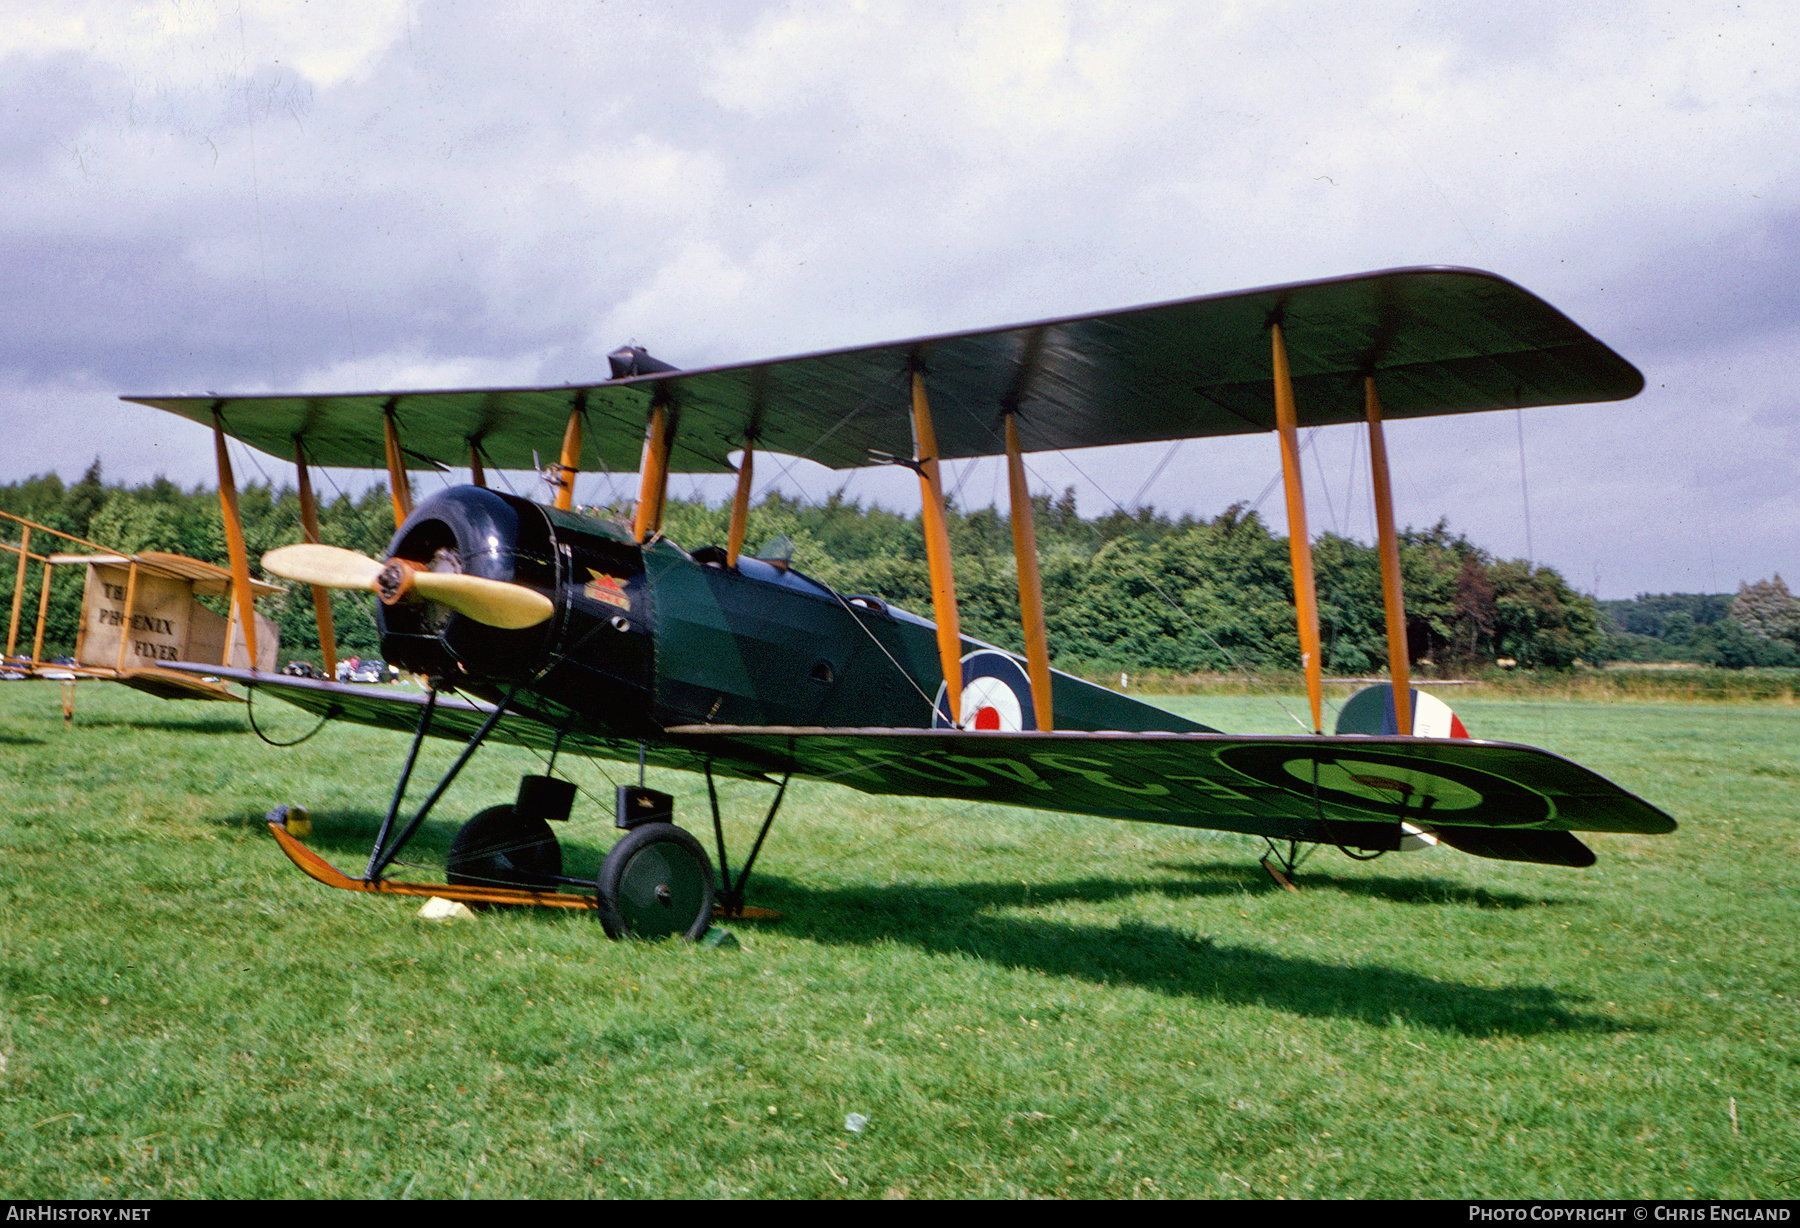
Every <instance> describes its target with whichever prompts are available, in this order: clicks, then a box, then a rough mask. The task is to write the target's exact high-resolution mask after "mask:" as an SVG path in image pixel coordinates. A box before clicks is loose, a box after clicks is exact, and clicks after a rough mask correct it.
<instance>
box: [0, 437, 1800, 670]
mask: <svg viewBox="0 0 1800 1228" xmlns="http://www.w3.org/2000/svg"><path fill="white" fill-rule="evenodd" d="M239 504H240V507H241V509H242V514H243V519H244V532H245V537H246V539H247V541H248V545H249V548H250V554H251V558H252V559H253V560H255V559H258V558H260V557H261V555H262V554H263V553H264V552H265V551H267V550H270V549H273V548H274V547H276V546H279V545H285V544H288V543H290V542H295V541H299V540H300V539H301V531H300V522H299V503H298V499H297V497H296V495H295V493H294V492H293V491H292V490H291V489H287V488H279V489H276V488H272V487H270V486H268V485H266V484H265V485H258V484H251V485H248V486H245V487H244V488H242V489H241V490H240V491H239ZM0 509H4V510H7V511H13V512H16V513H18V514H20V515H25V516H29V517H30V518H31V519H33V520H36V521H39V522H40V523H43V524H49V525H53V526H54V527H57V528H59V529H63V530H64V531H66V532H73V533H78V534H81V535H82V536H86V537H89V538H90V539H92V540H94V541H96V542H100V543H102V544H104V545H107V546H110V547H114V548H117V549H121V550H126V551H138V550H167V551H171V552H174V553H178V554H186V555H191V556H193V557H195V558H200V559H205V560H208V561H211V562H216V563H219V564H221V565H223V564H224V563H225V562H226V550H225V538H224V532H223V529H222V527H221V525H220V520H219V500H218V495H217V493H216V492H215V491H212V490H207V489H195V490H190V491H184V490H182V489H180V488H179V487H177V486H176V485H175V484H174V483H172V482H168V481H166V480H162V479H158V480H157V481H154V482H151V483H148V484H146V485H143V486H137V487H129V488H128V487H125V486H121V485H117V484H114V485H106V484H104V483H103V482H102V479H101V472H100V468H99V465H98V463H96V464H95V465H94V466H93V467H91V468H90V469H89V470H88V472H87V473H86V474H85V475H84V476H83V477H82V479H81V481H80V482H78V483H75V484H74V485H72V486H66V485H65V484H64V483H63V482H62V481H61V480H60V479H59V478H57V477H56V476H55V475H54V474H50V475H42V476H38V477H33V478H29V479H27V480H26V481H23V482H18V483H13V484H11V485H8V486H0ZM623 510H624V509H618V508H614V509H597V510H596V512H595V514H600V515H608V514H615V515H616V514H619V513H621V512H622V511H623ZM319 516H320V521H321V530H322V532H323V535H324V537H325V540H327V541H329V542H332V543H333V544H336V545H342V546H345V547H347V548H349V549H353V550H357V551H360V552H362V553H365V554H370V555H379V554H380V553H381V552H382V550H383V548H384V547H385V546H386V543H387V539H388V537H389V536H390V534H391V532H392V527H393V520H392V517H391V514H390V512H389V509H388V499H387V493H386V491H385V489H384V488H382V487H380V486H376V487H374V488H372V489H370V490H368V491H367V492H365V493H364V494H362V495H360V496H358V497H356V498H351V497H350V496H348V495H342V494H340V495H338V496H337V497H336V498H335V499H331V500H329V501H327V502H325V503H323V504H321V506H320V509H319ZM1034 519H1035V521H1036V524H1037V533H1038V548H1039V557H1040V565H1041V569H1042V573H1043V583H1044V596H1045V605H1046V621H1047V623H1048V629H1049V635H1050V643H1051V651H1052V653H1053V655H1054V657H1055V660H1056V664H1057V665H1058V666H1059V667H1061V668H1064V669H1074V670H1089V671H1102V670H1104V671H1120V670H1122V671H1126V672H1131V673H1138V672H1143V671H1154V672H1166V673H1192V672H1199V671H1232V670H1236V669H1238V668H1246V669H1252V670H1255V669H1293V668H1296V667H1297V664H1298V655H1299V644H1298V636H1297V634H1296V632H1295V629H1294V618H1293V587H1292V582H1291V579H1290V576H1289V563H1288V550H1287V543H1286V541H1285V540H1284V539H1282V538H1280V537H1278V536H1276V535H1275V534H1274V533H1272V532H1270V530H1269V527H1268V526H1267V525H1266V524H1265V523H1264V522H1263V520H1262V518H1261V517H1260V516H1258V515H1257V514H1256V513H1255V512H1254V511H1250V510H1247V509H1246V507H1245V506H1244V505H1242V504H1238V505H1236V506H1233V507H1231V508H1228V509H1226V510H1225V511H1224V512H1222V513H1220V514H1219V515H1218V516H1216V517H1213V518H1212V519H1210V520H1198V519H1196V518H1194V517H1192V516H1181V517H1171V516H1169V515H1168V514H1166V513H1161V512H1158V511H1157V510H1156V509H1155V508H1152V507H1146V508H1142V509H1139V510H1137V511H1135V512H1129V513H1128V512H1124V511H1113V512H1110V513H1108V514H1106V515H1104V516H1101V517H1098V518H1096V519H1092V520H1084V519H1083V518H1082V517H1081V516H1080V515H1079V514H1078V513H1077V511H1076V506H1075V496H1074V492H1073V491H1072V490H1069V491H1064V492H1063V493H1062V494H1061V495H1060V496H1056V497H1051V496H1048V495H1039V496H1036V497H1035V498H1034ZM726 522H727V510H726V508H725V507H724V506H723V505H712V504H707V503H704V502H699V501H692V500H672V501H671V502H670V503H669V505H668V508H667V512H666V514H665V517H664V528H665V532H666V533H667V535H668V537H669V538H670V539H672V540H674V541H676V542H679V543H681V544H683V545H685V546H688V547H690V548H693V547H698V546H701V545H705V544H708V543H722V542H723V541H724V540H725V536H726V528H727V524H726ZM949 525H950V535H951V541H952V547H953V550H954V552H955V556H956V581H957V590H958V595H959V597H960V600H961V611H962V624H963V629H964V631H965V632H966V633H967V634H969V635H970V636H973V637H976V638H979V639H984V640H987V641H989V642H991V643H995V644H999V645H1001V646H1003V647H1007V648H1011V649H1015V650H1017V649H1019V648H1021V646H1022V645H1021V635H1020V630H1019V603H1018V593H1017V588H1016V579H1015V575H1014V564H1013V557H1012V529H1011V525H1010V523H1009V521H1008V517H1006V516H1005V515H1003V514H1002V513H1001V512H999V511H998V510H996V509H995V508H992V507H988V508H980V509H976V510H973V511H965V510H963V509H959V508H956V507H954V506H953V507H951V508H950V509H949ZM776 537H785V538H787V539H788V540H789V541H790V542H791V543H792V548H793V559H794V562H795V565H796V566H798V567H800V568H801V569H802V570H803V571H806V572H807V573H808V574H810V575H813V576H815V577H816V578H818V579H819V580H822V581H824V582H825V583H826V584H829V585H831V586H832V587H833V588H835V589H837V590H838V591H840V592H843V593H846V594H853V593H872V594H875V595H877V596H880V597H883V598H886V599H887V600H890V601H893V602H895V603H897V604H899V605H901V606H904V607H906V608H909V609H912V610H915V611H917V612H919V613H922V614H927V615H929V613H930V606H931V587H930V582H929V579H928V576H927V570H926V563H925V549H924V541H923V537H922V535H921V532H920V528H919V518H918V517H917V516H916V515H913V516H908V515H904V514H901V513H898V512H893V511H889V510H887V509H885V508H880V507H866V506H864V505H863V504H861V503H860V502H859V501H857V500H855V499H852V498H848V497H846V496H844V495H843V494H842V493H841V492H839V493H837V494H833V495H832V496H830V497H828V498H827V499H825V500H824V501H823V502H821V503H817V504H808V503H804V502H802V501H800V500H798V499H794V498H791V497H789V496H787V495H784V494H781V493H779V492H776V493H772V494H770V495H768V496H767V497H766V498H764V499H763V500H762V502H760V503H759V504H757V505H756V506H755V507H753V508H752V509H751V513H750V520H749V526H748V533H747V540H746V548H747V549H748V550H749V551H750V552H751V553H755V552H756V551H757V550H758V549H759V548H760V547H761V546H762V544H763V543H765V542H767V541H769V540H771V539H773V538H776ZM15 540H16V539H15ZM40 544H41V543H39V542H37V541H35V540H34V542H33V545H34V547H36V546H39V545H40ZM1314 559H1315V572H1316V576H1317V581H1318V591H1319V608H1320V622H1321V631H1322V635H1323V642H1324V654H1325V664H1326V667H1327V669H1329V670H1331V671H1332V672H1334V673H1339V674H1351V675H1357V674H1373V673H1380V672H1385V669H1386V663H1387V644H1386V632H1385V627H1384V623H1383V615H1382V600H1381V584H1380V578H1379V571H1378V567H1377V563H1376V554H1375V550H1374V548H1373V547H1371V546H1369V545H1366V544H1364V543H1362V542H1358V541H1353V540H1351V539H1348V538H1343V537H1338V536H1336V535H1333V534H1329V533H1328V534H1325V535H1324V536H1322V537H1321V538H1320V539H1319V540H1318V542H1317V543H1316V545H1315V549H1314ZM1401 568H1402V571H1403V573H1404V576H1405V582H1406V587H1407V610H1408V620H1409V628H1408V630H1409V652H1410V655H1411V657H1412V658H1413V659H1414V660H1424V661H1429V662H1430V663H1431V664H1432V665H1433V666H1435V667H1436V668H1437V669H1438V670H1439V671H1441V672H1445V673H1462V672H1467V671H1469V670H1472V669H1477V668H1480V667H1482V666H1484V665H1487V664H1490V663H1492V661H1493V660H1494V658H1496V657H1511V658H1513V659H1515V660H1517V661H1518V662H1519V663H1520V664H1521V665H1528V666H1542V667H1547V668H1564V667H1567V666H1569V665H1570V664H1572V663H1574V662H1575V661H1576V660H1578V659H1592V658H1593V657H1594V656H1595V654H1596V653H1597V652H1598V651H1599V647H1600V642H1601V632H1600V621H1599V613H1598V611H1597V609H1596V607H1595V604H1594V602H1592V601H1591V600H1589V599H1588V598H1586V597H1584V596H1581V595H1580V594H1577V593H1575V592H1574V591H1573V590H1572V589H1570V587H1569V586H1568V584H1567V583H1566V582H1565V581H1564V580H1563V578H1562V577H1561V576H1560V575H1558V574H1557V573H1556V572H1555V571H1554V570H1553V569H1551V568H1548V567H1533V566H1531V565H1529V564H1527V563H1524V562H1522V561H1519V560H1495V559H1494V558H1493V557H1492V556H1490V555H1489V554H1488V553H1487V552H1486V551H1484V550H1482V549H1480V548H1479V547H1478V546H1476V545H1474V544H1473V543H1471V542H1470V541H1469V540H1468V539H1467V538H1466V537H1463V536H1462V535H1460V534H1456V533H1452V532H1451V531H1450V529H1449V527H1448V526H1447V525H1446V524H1444V523H1441V522H1440V523H1439V524H1436V525H1433V526H1431V527H1430V528H1427V529H1419V530H1408V531H1407V532H1406V533H1405V534H1403V535H1402V541H1401ZM64 572H65V573H66V574H62V575H59V577H58V579H57V583H56V591H55V595H54V600H53V618H52V620H51V627H50V636H49V640H50V643H49V644H48V645H47V652H63V651H68V650H69V649H70V648H72V646H73V642H74V634H75V624H76V618H77V617H78V613H79V599H80V598H79V595H80V577H79V574H78V573H79V569H78V568H75V567H69V568H66V569H64ZM0 573H3V574H0V600H4V601H6V602H7V603H8V604H9V605H10V600H11V596H12V592H11V586H12V581H13V572H12V570H11V569H10V568H6V567H0ZM35 575H36V569H35V568H34V569H33V578H32V579H31V580H30V581H28V597H29V598H30V599H31V600H32V601H33V602H35V599H36V584H37V580H36V578H35ZM1772 583H1773V584H1776V585H1779V583H1780V582H1779V578H1777V580H1776V581H1774V582H1772ZM1740 600H1742V601H1744V602H1745V603H1746V609H1747V610H1748V611H1752V612H1754V613H1755V617H1756V618H1759V619H1760V620H1761V622H1760V623H1758V626H1759V627H1761V628H1762V630H1761V631H1757V630H1746V629H1743V628H1740V634H1741V635H1742V636H1743V637H1744V638H1745V643H1746V644H1748V645H1749V647H1748V648H1746V649H1744V651H1745V652H1747V653H1749V654H1750V655H1751V656H1754V655H1755V649H1756V645H1757V644H1766V643H1772V642H1774V641H1772V640H1768V639H1766V638H1760V637H1763V636H1766V635H1767V634H1769V633H1770V632H1771V629H1773V630H1774V631H1776V632H1779V630H1780V628H1782V627H1786V626H1789V625H1790V624H1789V623H1786V622H1782V621H1781V620H1782V619H1783V618H1788V617H1790V614H1791V615H1792V616H1793V619H1794V625H1800V600H1797V599H1795V598H1793V597H1792V596H1789V595H1787V592H1786V588H1785V586H1781V587H1780V590H1779V593H1778V594H1777V593H1774V592H1773V590H1770V591H1767V592H1765V591H1764V588H1763V587H1756V588H1752V587H1750V586H1746V590H1745V593H1743V594H1740ZM1784 601H1785V602H1786V603H1787V604H1783V602H1784ZM334 603H335V604H334V610H335V614H336V619H337V635H338V639H339V646H340V648H341V650H342V651H343V652H345V653H347V654H348V653H357V654H360V655H370V654H373V653H375V652H377V651H378V650H379V648H378V644H377V642H376V638H375V634H374V625H373V618H372V616H371V611H370V609H369V606H368V599H367V598H366V597H364V596H362V595H358V594H344V593H340V594H337V595H336V597H335V598H334ZM34 609H35V607H34ZM1783 611H1788V613H1783ZM264 612H265V613H267V614H269V615H270V616H271V617H273V618H275V619H276V621H277V622H278V623H279V624H280V625H281V628H282V639H283V647H282V654H283V657H284V659H286V658H293V657H304V658H308V659H311V660H315V661H316V660H317V659H318V656H319V648H318V643H317V633H316V631H315V629H314V624H313V612H312V599H311V595H310V592H309V591H308V590H306V589H304V588H301V587H299V586H295V587H293V588H292V589H290V590H289V592H288V593H287V594H286V595H285V596H284V597H281V598H274V599H265V601H264ZM1746 617H1749V615H1748V614H1747V615H1746ZM1671 621H1672V622H1673V621H1678V620H1674V619H1671ZM1734 625H1735V624H1734ZM1782 642H1784V643H1785V642H1786V641H1782Z"/></svg>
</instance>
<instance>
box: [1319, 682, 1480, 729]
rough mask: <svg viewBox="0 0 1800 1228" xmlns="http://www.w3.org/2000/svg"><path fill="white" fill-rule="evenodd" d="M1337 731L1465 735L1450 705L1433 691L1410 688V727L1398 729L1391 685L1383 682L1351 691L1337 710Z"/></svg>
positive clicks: (1460, 722) (1461, 724)
mask: <svg viewBox="0 0 1800 1228" xmlns="http://www.w3.org/2000/svg"><path fill="white" fill-rule="evenodd" d="M1335 732H1336V733H1338V734H1346V733H1360V734H1367V735H1371V736H1377V737H1379V736H1387V737H1392V736H1393V735H1395V734H1397V733H1401V732H1405V733H1408V734H1410V735H1412V736H1413V737H1415V738H1467V737H1468V736H1469V731H1468V730H1467V729H1465V728H1463V723H1462V721H1461V719H1460V718H1458V717H1457V715H1456V713H1454V712H1452V711H1450V705H1449V704H1447V703H1445V702H1444V701H1443V700H1441V699H1439V698H1438V697H1437V696H1435V695H1427V694H1426V693H1425V692H1424V691H1421V690H1419V689H1418V688H1417V687H1414V688H1413V690H1412V728H1411V729H1408V730H1404V731H1403V730H1401V728H1400V725H1399V722H1398V721H1397V720H1396V719H1395V717H1394V688H1393V687H1391V686H1389V685H1388V684H1387V683H1385V682H1384V683H1381V684H1380V685H1379V686H1370V687H1364V688H1363V689H1362V690H1360V691H1358V692H1357V693H1356V694H1354V695H1352V696H1351V697H1350V698H1349V699H1348V700H1347V701H1346V702H1345V704H1344V706H1343V708H1342V709H1341V710H1339V712H1338V719H1337V729H1336V730H1335Z"/></svg>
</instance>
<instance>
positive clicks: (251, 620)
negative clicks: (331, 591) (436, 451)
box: [119, 409, 404, 669]
mask: <svg viewBox="0 0 1800 1228" xmlns="http://www.w3.org/2000/svg"><path fill="white" fill-rule="evenodd" d="M388 424H389V427H390V429H391V428H392V425H393V419H392V417H390V418H389V419H388ZM390 438H392V436H390ZM213 451H214V453H215V454H216V455H217V457H218V461H219V506H220V508H221V509H222V510H223V512H224V514H225V515H224V519H225V547H226V550H227V551H228V552H229V553H230V555H231V600H232V602H233V604H235V605H236V606H237V612H238V626H239V627H241V628H242V629H243V632H244V651H245V652H246V653H248V654H249V657H250V668H251V669H255V668H256V662H257V656H256V595H255V594H254V593H252V592H251V591H250V553H249V551H248V550H246V549H245V548H244V521H243V518H242V517H241V516H240V515H239V514H238V497H237V481H236V480H235V479H234V478H233V477H232V476H231V456H230V455H229V454H228V453H227V452H226V451H225V418H224V415H222V414H220V413H219V411H218V410H217V409H214V410H213ZM399 454H400V453H399V446H398V444H397V443H396V444H395V445H394V449H393V451H391V452H390V453H389V455H390V456H396V457H397V456H399ZM403 476H404V475H403ZM131 576H132V579H131V580H129V581H127V586H128V587H129V586H130V585H131V584H132V583H133V582H134V581H135V580H136V577H137V564H136V563H135V562H134V563H133V564H132V570H131ZM125 603H126V610H125V620H126V621H125V625H124V627H122V628H121V629H120V642H121V645H123V643H124V642H125V641H127V640H129V639H130V638H131V637H130V635H129V634H128V633H129V631H130V628H131V609H130V605H131V598H130V596H129V595H128V596H127V597H126V598H125ZM124 651H125V650H124V648H123V647H122V646H121V648H120V649H119V653H120V656H119V668H120V669H124V668H125V658H124ZM220 664H221V665H230V664H231V620H230V619H227V620H226V622H225V659H224V660H223V661H221V662H220Z"/></svg>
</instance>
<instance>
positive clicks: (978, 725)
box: [932, 648, 1038, 733]
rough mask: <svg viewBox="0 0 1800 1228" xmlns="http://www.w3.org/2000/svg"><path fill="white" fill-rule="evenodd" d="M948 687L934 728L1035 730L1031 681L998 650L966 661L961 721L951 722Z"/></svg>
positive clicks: (940, 699) (973, 655)
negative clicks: (947, 694)
mask: <svg viewBox="0 0 1800 1228" xmlns="http://www.w3.org/2000/svg"><path fill="white" fill-rule="evenodd" d="M945 692H946V688H945V687H943V686H941V685H940V686H939V687H938V693H937V712H936V713H935V719H934V720H933V721H932V727H933V728H934V729H950V728H953V727H954V728H961V729H981V730H990V729H992V730H999V731H1000V732H1002V733H1020V732H1023V731H1026V730H1035V729H1036V728H1037V727H1038V726H1037V712H1036V710H1035V709H1033V708H1032V706H1031V679H1030V678H1028V677H1026V675H1025V667H1024V666H1022V665H1020V664H1019V663H1018V662H1017V661H1016V660H1014V659H1013V658H1012V657H1010V656H1008V655H1007V654H1006V653H1004V652H1000V651H998V650H996V649H992V648H987V649H983V650H981V651H979V652H972V653H970V654H969V655H968V656H966V657H964V658H963V659H962V712H961V713H959V715H960V717H961V719H960V720H958V721H955V722H952V721H951V720H950V702H949V699H948V697H947V696H946V694H945Z"/></svg>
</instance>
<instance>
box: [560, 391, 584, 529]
mask: <svg viewBox="0 0 1800 1228" xmlns="http://www.w3.org/2000/svg"><path fill="white" fill-rule="evenodd" d="M585 410H586V405H585V403H584V396H583V394H582V393H579V392H578V393H576V394H575V405H574V408H572V409H570V410H569V424H568V425H567V426H565V427H563V441H562V457H561V458H560V460H559V461H558V463H557V466H556V481H555V482H553V483H552V485H554V486H555V487H556V508H557V510H558V511H562V512H566V511H568V510H569V509H570V508H572V507H574V506H575V475H576V474H577V473H579V472H580V471H581V416H582V414H583V412H584V411H585Z"/></svg>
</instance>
